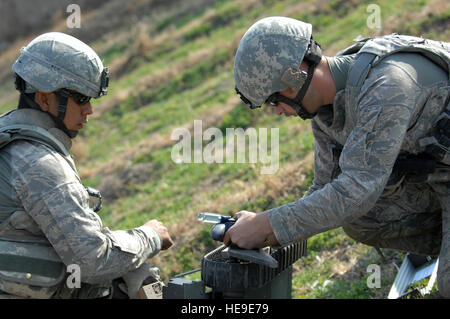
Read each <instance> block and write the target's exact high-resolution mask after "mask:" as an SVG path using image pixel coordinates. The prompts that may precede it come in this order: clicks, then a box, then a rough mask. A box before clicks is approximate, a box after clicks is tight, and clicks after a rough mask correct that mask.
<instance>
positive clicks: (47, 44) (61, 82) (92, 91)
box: [12, 32, 104, 97]
mask: <svg viewBox="0 0 450 319" xmlns="http://www.w3.org/2000/svg"><path fill="white" fill-rule="evenodd" d="M12 69H13V71H14V72H15V73H17V74H19V75H20V76H21V77H22V79H24V80H25V81H26V82H27V83H28V84H31V86H32V88H28V87H27V90H26V92H27V93H29V92H34V91H35V90H39V91H42V92H54V91H56V90H58V89H61V88H64V89H69V90H74V91H76V92H79V93H82V94H84V95H87V96H90V97H99V94H100V92H101V89H102V72H103V69H104V68H103V63H102V61H101V60H100V58H99V57H98V55H97V53H95V52H94V50H92V48H91V47H89V46H88V45H87V44H85V43H83V42H82V41H80V40H78V39H77V38H74V37H72V36H70V35H68V34H64V33H61V32H49V33H44V34H43V35H40V36H38V37H37V38H35V39H34V40H33V41H31V42H30V43H29V44H28V45H27V46H26V47H23V48H22V49H21V54H20V56H19V57H18V58H17V60H16V61H15V62H14V64H13V66H12Z"/></svg>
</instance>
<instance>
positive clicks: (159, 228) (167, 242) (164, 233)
mask: <svg viewBox="0 0 450 319" xmlns="http://www.w3.org/2000/svg"><path fill="white" fill-rule="evenodd" d="M144 226H149V227H151V228H153V229H154V230H155V231H156V232H157V233H158V235H159V237H160V238H161V241H162V243H161V250H166V249H168V248H169V247H170V246H172V245H173V241H172V238H170V234H169V231H168V230H167V228H166V227H165V226H164V225H163V223H161V222H160V221H158V220H156V219H152V220H149V221H148V222H146V223H145V224H144Z"/></svg>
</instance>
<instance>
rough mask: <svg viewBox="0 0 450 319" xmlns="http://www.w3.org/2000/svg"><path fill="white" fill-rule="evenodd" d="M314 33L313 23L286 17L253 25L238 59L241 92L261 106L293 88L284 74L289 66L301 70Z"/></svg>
mask: <svg viewBox="0 0 450 319" xmlns="http://www.w3.org/2000/svg"><path fill="white" fill-rule="evenodd" d="M311 33H312V26H311V24H309V23H304V22H301V21H298V20H295V19H291V18H285V17H269V18H264V19H262V20H259V21H258V22H256V23H255V24H254V25H253V26H251V27H250V29H248V30H247V32H246V33H245V34H244V36H243V38H242V40H241V42H240V43H239V47H238V49H237V52H236V55H235V60H234V78H235V83H236V86H237V88H238V89H239V91H240V92H241V93H242V94H243V95H244V96H245V97H246V98H247V99H249V100H250V101H251V102H252V104H253V105H258V106H260V105H262V104H263V103H264V102H265V101H266V100H267V98H268V97H269V96H270V95H272V94H273V93H275V92H279V91H282V90H285V89H287V88H288V87H290V85H289V84H290V83H286V81H285V78H286V76H284V77H283V75H285V72H286V71H288V69H289V68H290V69H291V70H299V67H300V64H301V62H302V60H303V57H304V55H305V53H306V51H307V49H308V45H309V40H310V38H311Z"/></svg>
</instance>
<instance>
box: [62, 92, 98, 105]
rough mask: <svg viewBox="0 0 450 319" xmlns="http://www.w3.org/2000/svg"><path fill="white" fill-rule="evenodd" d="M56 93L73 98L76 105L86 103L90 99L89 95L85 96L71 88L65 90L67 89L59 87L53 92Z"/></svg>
mask: <svg viewBox="0 0 450 319" xmlns="http://www.w3.org/2000/svg"><path fill="white" fill-rule="evenodd" d="M55 93H56V94H57V95H60V96H63V97H66V98H69V97H71V98H73V99H74V100H75V102H76V103H77V104H78V105H85V104H86V103H88V102H89V101H90V100H91V97H90V96H86V95H84V94H81V93H78V92H75V91H71V90H67V89H60V90H58V91H56V92H55Z"/></svg>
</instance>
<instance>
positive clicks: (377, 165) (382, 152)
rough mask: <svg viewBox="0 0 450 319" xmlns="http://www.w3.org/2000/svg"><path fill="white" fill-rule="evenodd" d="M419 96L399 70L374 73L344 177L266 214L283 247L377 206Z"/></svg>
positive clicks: (346, 152)
mask: <svg viewBox="0 0 450 319" xmlns="http://www.w3.org/2000/svg"><path fill="white" fill-rule="evenodd" d="M419 94H420V88H419V87H418V86H417V84H416V83H415V82H413V81H411V80H410V79H409V78H407V77H405V74H404V73H403V72H402V71H401V69H397V68H396V67H395V66H392V65H391V66H386V67H384V68H379V69H378V70H377V71H376V72H371V74H370V76H369V78H368V80H367V81H366V83H365V85H364V86H363V88H362V91H361V94H360V97H359V104H358V108H359V115H358V121H357V124H356V126H355V128H354V130H353V131H352V132H351V134H350V135H349V137H348V139H347V142H346V144H345V145H344V148H343V150H342V154H341V157H340V161H339V165H340V168H341V171H342V172H341V174H340V175H339V176H338V178H336V179H334V180H333V181H332V182H330V183H328V184H326V185H325V186H324V187H322V188H321V189H320V190H317V191H315V192H314V193H312V194H311V195H310V196H307V197H304V198H302V199H300V200H298V201H296V202H293V203H289V204H286V205H283V206H280V207H277V208H274V209H271V210H269V211H266V212H265V214H267V216H268V218H269V221H270V224H271V227H272V229H273V231H274V233H275V235H276V238H277V240H278V242H279V243H280V244H286V243H288V242H291V241H295V240H299V239H304V238H308V237H310V236H312V235H314V234H317V233H320V232H323V231H326V230H329V229H332V228H336V227H339V226H342V225H343V224H344V223H345V222H346V221H348V220H350V219H352V218H355V217H358V216H360V215H362V214H364V213H365V212H367V211H368V210H370V209H371V208H372V207H373V205H374V204H375V202H376V200H377V199H378V197H379V196H380V194H381V193H382V191H383V189H384V186H385V185H386V183H387V180H388V178H389V176H390V174H391V171H392V167H393V165H394V163H395V160H396V158H397V156H398V153H399V151H400V148H401V145H402V142H403V138H404V136H405V133H406V130H407V128H408V125H409V121H410V117H411V114H412V109H413V108H414V105H415V104H416V99H418V95H419Z"/></svg>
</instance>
